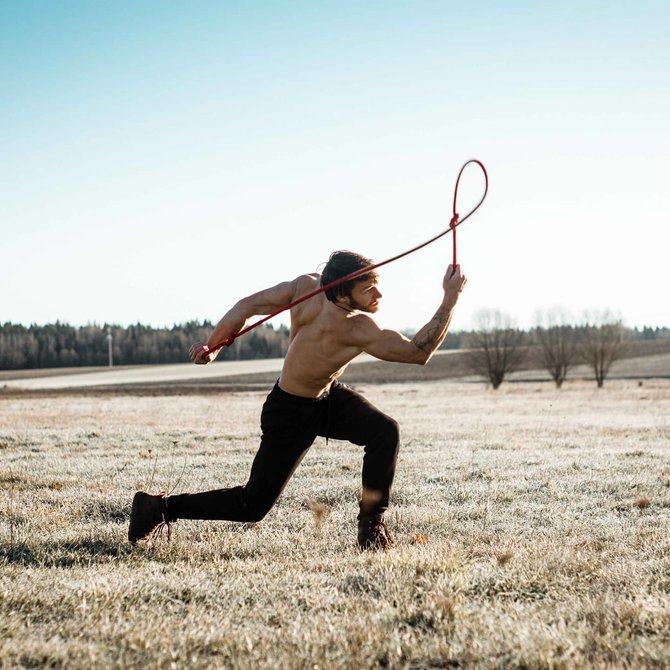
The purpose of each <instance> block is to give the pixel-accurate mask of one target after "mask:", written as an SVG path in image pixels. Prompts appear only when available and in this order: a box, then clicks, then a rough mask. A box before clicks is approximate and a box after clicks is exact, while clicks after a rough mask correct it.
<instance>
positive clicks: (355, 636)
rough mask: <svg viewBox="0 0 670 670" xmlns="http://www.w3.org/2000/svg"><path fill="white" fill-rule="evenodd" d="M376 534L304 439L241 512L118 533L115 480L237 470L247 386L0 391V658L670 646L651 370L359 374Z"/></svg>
mask: <svg viewBox="0 0 670 670" xmlns="http://www.w3.org/2000/svg"><path fill="white" fill-rule="evenodd" d="M364 391H365V392H366V394H367V396H368V397H369V398H370V399H371V400H373V402H375V403H376V404H377V405H378V406H380V407H381V408H382V409H384V411H386V412H388V413H389V414H391V415H393V416H394V417H396V418H397V419H398V420H399V421H400V424H401V427H402V437H401V440H402V446H401V455H400V459H399V463H398V474H397V478H396V485H395V488H394V504H393V507H392V510H391V512H390V513H389V515H388V520H389V525H390V528H391V530H392V532H393V534H394V536H395V539H396V548H394V549H393V550H391V551H390V552H388V553H385V554H378V553H369V554H368V553H366V554H360V553H359V552H358V550H357V549H356V545H355V530H356V522H355V515H356V512H357V506H356V500H357V495H358V489H359V485H360V481H359V480H360V464H361V458H362V454H361V449H360V448H358V447H356V446H354V445H351V444H348V443H344V442H336V441H331V442H330V443H329V444H328V445H326V444H325V441H324V440H321V439H319V440H318V441H317V442H316V443H315V445H314V447H313V448H312V450H311V452H310V453H309V454H308V456H307V457H306V458H305V460H304V462H303V463H302V465H301V466H300V468H299V469H298V471H297V472H296V475H295V476H294V478H293V480H292V481H291V482H290V483H289V485H288V486H287V488H286V490H285V492H284V495H283V497H282V498H281V500H280V502H279V503H278V505H277V506H276V507H275V508H274V509H273V510H272V512H271V513H270V514H269V515H268V517H267V518H266V519H265V520H264V521H263V522H262V523H260V524H256V525H247V524H233V523H226V522H187V521H180V522H178V523H177V524H176V526H175V532H174V534H173V540H172V542H171V543H167V542H165V541H158V542H156V543H154V544H153V545H150V546H148V547H144V548H136V549H131V548H130V547H129V546H128V544H127V542H126V532H127V517H128V513H129V510H130V501H131V498H132V494H133V492H134V491H135V490H136V489H147V490H151V491H153V492H157V491H159V490H168V491H173V492H181V491H192V490H202V489H207V488H213V487H222V486H229V485H235V484H238V483H241V482H243V481H244V480H245V478H246V475H247V474H248V468H249V464H250V461H251V458H252V457H253V454H254V452H255V449H256V447H257V440H258V432H259V429H258V416H259V413H260V407H261V404H262V400H263V395H261V394H228V395H226V394H223V395H220V396H207V397H204V396H202V397H201V396H185V397H177V396H175V397H170V396H166V397H157V398H152V397H130V396H128V397H93V396H85V395H84V396H81V397H74V396H71V397H57V398H50V399H49V398H45V399H40V398H25V399H22V398H13V399H3V400H1V401H0V496H1V497H0V565H1V566H2V570H1V572H0V665H1V666H4V667H42V666H48V667H63V668H65V667H67V668H71V667H105V668H128V667H170V666H171V665H172V664H174V667H194V668H199V667H202V668H207V667H234V668H259V667H268V668H269V667H272V668H313V667H315V666H318V667H320V668H339V667H351V668H367V667H380V668H382V667H383V668H443V667H470V668H505V667H517V668H521V667H526V668H583V667H612V668H615V667H616V668H619V667H627V668H652V667H658V668H660V667H666V666H668V665H670V604H669V599H668V594H669V593H670V558H669V556H670V537H669V533H668V531H669V530H670V522H669V520H668V511H669V509H670V474H669V473H670V458H669V454H668V447H669V445H670V418H669V417H670V382H668V381H646V382H645V384H644V386H643V387H640V386H638V385H637V383H636V382H633V381H630V382H627V381H612V382H609V383H608V384H607V385H606V387H605V388H604V389H601V390H597V389H596V388H595V385H593V384H590V383H579V382H568V383H567V384H566V386H565V387H564V388H563V389H562V390H561V391H556V390H555V389H554V388H553V387H552V386H551V385H550V384H515V385H507V386H503V387H502V388H501V389H500V390H498V391H496V392H492V391H487V390H485V389H484V388H483V386H481V385H477V384H456V383H448V384H447V383H435V382H431V383H412V384H406V385H383V386H374V385H370V386H368V387H366V388H364Z"/></svg>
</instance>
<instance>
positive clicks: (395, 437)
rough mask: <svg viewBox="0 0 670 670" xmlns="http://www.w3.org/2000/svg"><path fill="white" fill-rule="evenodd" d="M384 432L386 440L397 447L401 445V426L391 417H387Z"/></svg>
mask: <svg viewBox="0 0 670 670" xmlns="http://www.w3.org/2000/svg"><path fill="white" fill-rule="evenodd" d="M382 430H383V433H384V438H385V440H387V441H388V442H389V443H390V444H394V445H395V446H396V447H397V446H398V444H399V443H400V424H399V423H398V422H397V421H396V420H395V419H393V418H391V417H390V416H385V417H384V423H383V429H382Z"/></svg>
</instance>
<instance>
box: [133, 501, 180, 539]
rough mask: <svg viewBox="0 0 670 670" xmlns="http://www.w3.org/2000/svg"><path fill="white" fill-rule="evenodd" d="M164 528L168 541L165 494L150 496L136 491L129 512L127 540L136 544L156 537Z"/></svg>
mask: <svg viewBox="0 0 670 670" xmlns="http://www.w3.org/2000/svg"><path fill="white" fill-rule="evenodd" d="M164 528H165V529H167V533H168V540H169V539H170V537H171V534H172V533H171V530H170V517H169V515H168V509H167V502H166V501H165V493H159V494H158V495H155V496H152V495H150V494H148V493H144V491H138V492H137V493H136V494H135V497H134V498H133V507H132V510H131V511H130V526H129V527H128V540H129V541H130V542H131V543H132V544H136V543H137V542H140V541H141V540H148V539H150V538H152V537H156V535H157V534H159V533H160V532H162V531H163V529H164Z"/></svg>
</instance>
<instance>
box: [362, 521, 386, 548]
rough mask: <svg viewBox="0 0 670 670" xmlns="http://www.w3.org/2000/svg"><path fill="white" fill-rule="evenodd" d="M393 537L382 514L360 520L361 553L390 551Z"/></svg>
mask: <svg viewBox="0 0 670 670" xmlns="http://www.w3.org/2000/svg"><path fill="white" fill-rule="evenodd" d="M392 546H393V537H391V533H390V532H389V529H388V528H387V527H386V523H385V521H384V517H383V516H382V515H381V514H377V515H375V516H371V517H366V518H364V519H359V520H358V547H359V549H360V550H361V551H367V550H382V551H385V550H386V549H390V548H391V547H392Z"/></svg>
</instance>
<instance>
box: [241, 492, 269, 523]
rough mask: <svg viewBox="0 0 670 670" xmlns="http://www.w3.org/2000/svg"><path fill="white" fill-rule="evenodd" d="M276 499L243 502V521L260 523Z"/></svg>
mask: <svg viewBox="0 0 670 670" xmlns="http://www.w3.org/2000/svg"><path fill="white" fill-rule="evenodd" d="M276 501H277V498H272V499H268V498H265V499H262V500H249V499H248V498H247V500H246V501H245V505H244V507H245V510H246V514H245V521H247V522H248V523H258V522H259V521H262V520H263V519H264V518H265V517H266V516H267V514H268V512H269V511H270V510H271V509H272V508H273V507H274V504H275V502H276Z"/></svg>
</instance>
